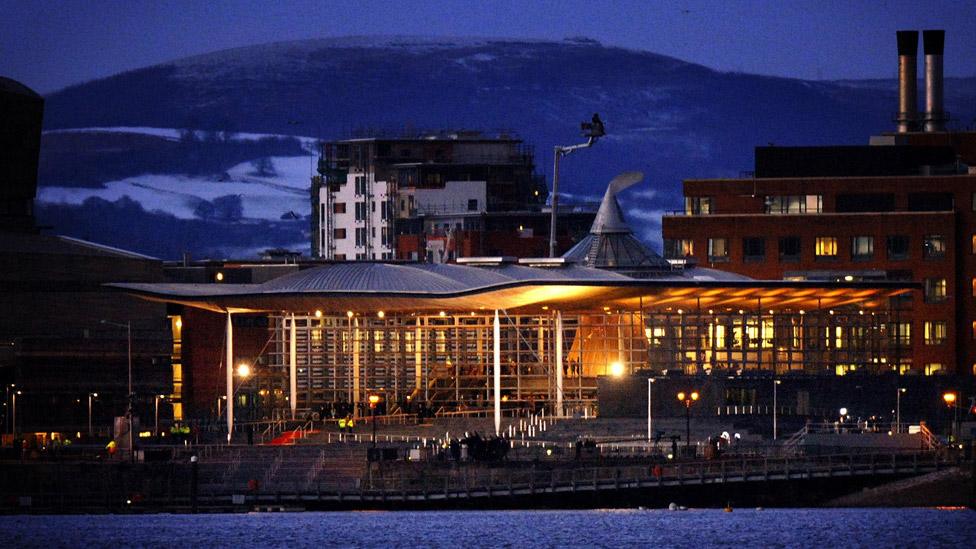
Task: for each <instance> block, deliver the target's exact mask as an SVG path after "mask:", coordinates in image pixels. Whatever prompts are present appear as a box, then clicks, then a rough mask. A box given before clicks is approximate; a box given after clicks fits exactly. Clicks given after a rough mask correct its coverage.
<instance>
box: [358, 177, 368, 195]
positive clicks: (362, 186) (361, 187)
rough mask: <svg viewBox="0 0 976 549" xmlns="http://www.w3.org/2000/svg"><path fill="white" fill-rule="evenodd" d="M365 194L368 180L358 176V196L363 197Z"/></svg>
mask: <svg viewBox="0 0 976 549" xmlns="http://www.w3.org/2000/svg"><path fill="white" fill-rule="evenodd" d="M364 194H366V178H365V177H363V176H361V175H357V176H356V195H358V196H362V195H364Z"/></svg>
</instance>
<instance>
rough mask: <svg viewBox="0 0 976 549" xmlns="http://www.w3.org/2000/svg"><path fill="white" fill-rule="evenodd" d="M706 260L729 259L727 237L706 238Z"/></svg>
mask: <svg viewBox="0 0 976 549" xmlns="http://www.w3.org/2000/svg"><path fill="white" fill-rule="evenodd" d="M708 260H709V261H728V260H729V240H728V239H727V238H709V239H708Z"/></svg>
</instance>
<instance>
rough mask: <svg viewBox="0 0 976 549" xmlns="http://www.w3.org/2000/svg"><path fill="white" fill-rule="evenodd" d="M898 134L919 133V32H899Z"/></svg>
mask: <svg viewBox="0 0 976 549" xmlns="http://www.w3.org/2000/svg"><path fill="white" fill-rule="evenodd" d="M897 36H898V115H897V116H896V121H897V122H898V133H908V132H911V131H918V31H898V33H897Z"/></svg>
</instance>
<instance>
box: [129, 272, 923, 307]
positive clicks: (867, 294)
mask: <svg viewBox="0 0 976 549" xmlns="http://www.w3.org/2000/svg"><path fill="white" fill-rule="evenodd" d="M110 286H111V287H114V288H117V289H120V290H122V291H125V292H128V293H131V294H134V295H136V296H139V297H141V298H143V299H148V300H152V301H162V302H167V303H178V304H183V305H186V306H190V307H196V308H201V309H207V310H211V311H217V312H222V311H230V312H280V311H291V312H303V313H304V312H308V311H314V310H322V311H327V312H332V313H336V312H344V311H347V310H354V311H378V310H383V311H388V312H398V311H399V312H415V311H416V312H424V311H438V310H453V311H456V310H462V311H474V310H479V309H496V308H497V309H509V310H512V309H516V310H517V309H524V310H540V309H541V307H542V306H544V305H545V306H551V307H553V308H559V309H562V310H564V311H590V310H600V309H601V307H604V306H611V307H619V308H636V307H638V306H644V307H676V308H677V307H684V308H686V309H689V308H694V307H696V306H702V307H735V308H743V307H748V308H750V309H751V308H755V307H756V305H757V303H760V304H761V306H762V307H763V308H781V307H791V308H816V307H817V306H822V307H836V306H840V305H843V304H854V303H856V304H861V305H862V306H865V307H872V306H880V305H882V304H883V303H884V299H885V298H886V297H888V296H890V295H895V294H899V293H904V292H906V291H909V290H911V289H913V288H915V287H917V284H916V285H913V284H912V283H895V282H882V283H858V282H851V283H830V282H793V281H779V280H776V281H757V280H751V279H748V278H745V277H741V276H737V275H730V274H728V273H721V272H717V271H712V270H710V269H688V270H686V271H675V272H673V273H671V274H669V275H667V276H661V277H655V278H650V279H634V278H630V277H628V276H624V275H622V274H619V273H615V272H611V271H606V270H600V269H593V268H589V267H582V266H579V265H573V264H563V265H559V266H551V267H528V266H524V265H516V264H510V263H508V264H493V265H483V266H477V267H475V266H467V265H438V264H396V263H366V262H350V263H336V264H328V265H320V266H316V267H312V268H308V269H304V270H301V271H298V272H295V273H291V274H288V275H285V276H282V277H279V278H275V279H272V280H270V281H268V282H265V283H263V284H219V283H215V284H173V283H165V284H158V283H157V284H133V283H130V284H110ZM757 300H758V301H757Z"/></svg>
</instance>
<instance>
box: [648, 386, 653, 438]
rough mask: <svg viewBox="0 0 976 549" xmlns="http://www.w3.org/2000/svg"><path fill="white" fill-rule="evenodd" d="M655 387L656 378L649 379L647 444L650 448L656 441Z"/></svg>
mask: <svg viewBox="0 0 976 549" xmlns="http://www.w3.org/2000/svg"><path fill="white" fill-rule="evenodd" d="M653 386H654V378H653V377H649V378H647V444H648V446H650V444H651V441H652V440H653V439H654V407H653V402H654V401H653V400H652V398H653V397H654V394H653V393H652V391H651V387H653Z"/></svg>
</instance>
